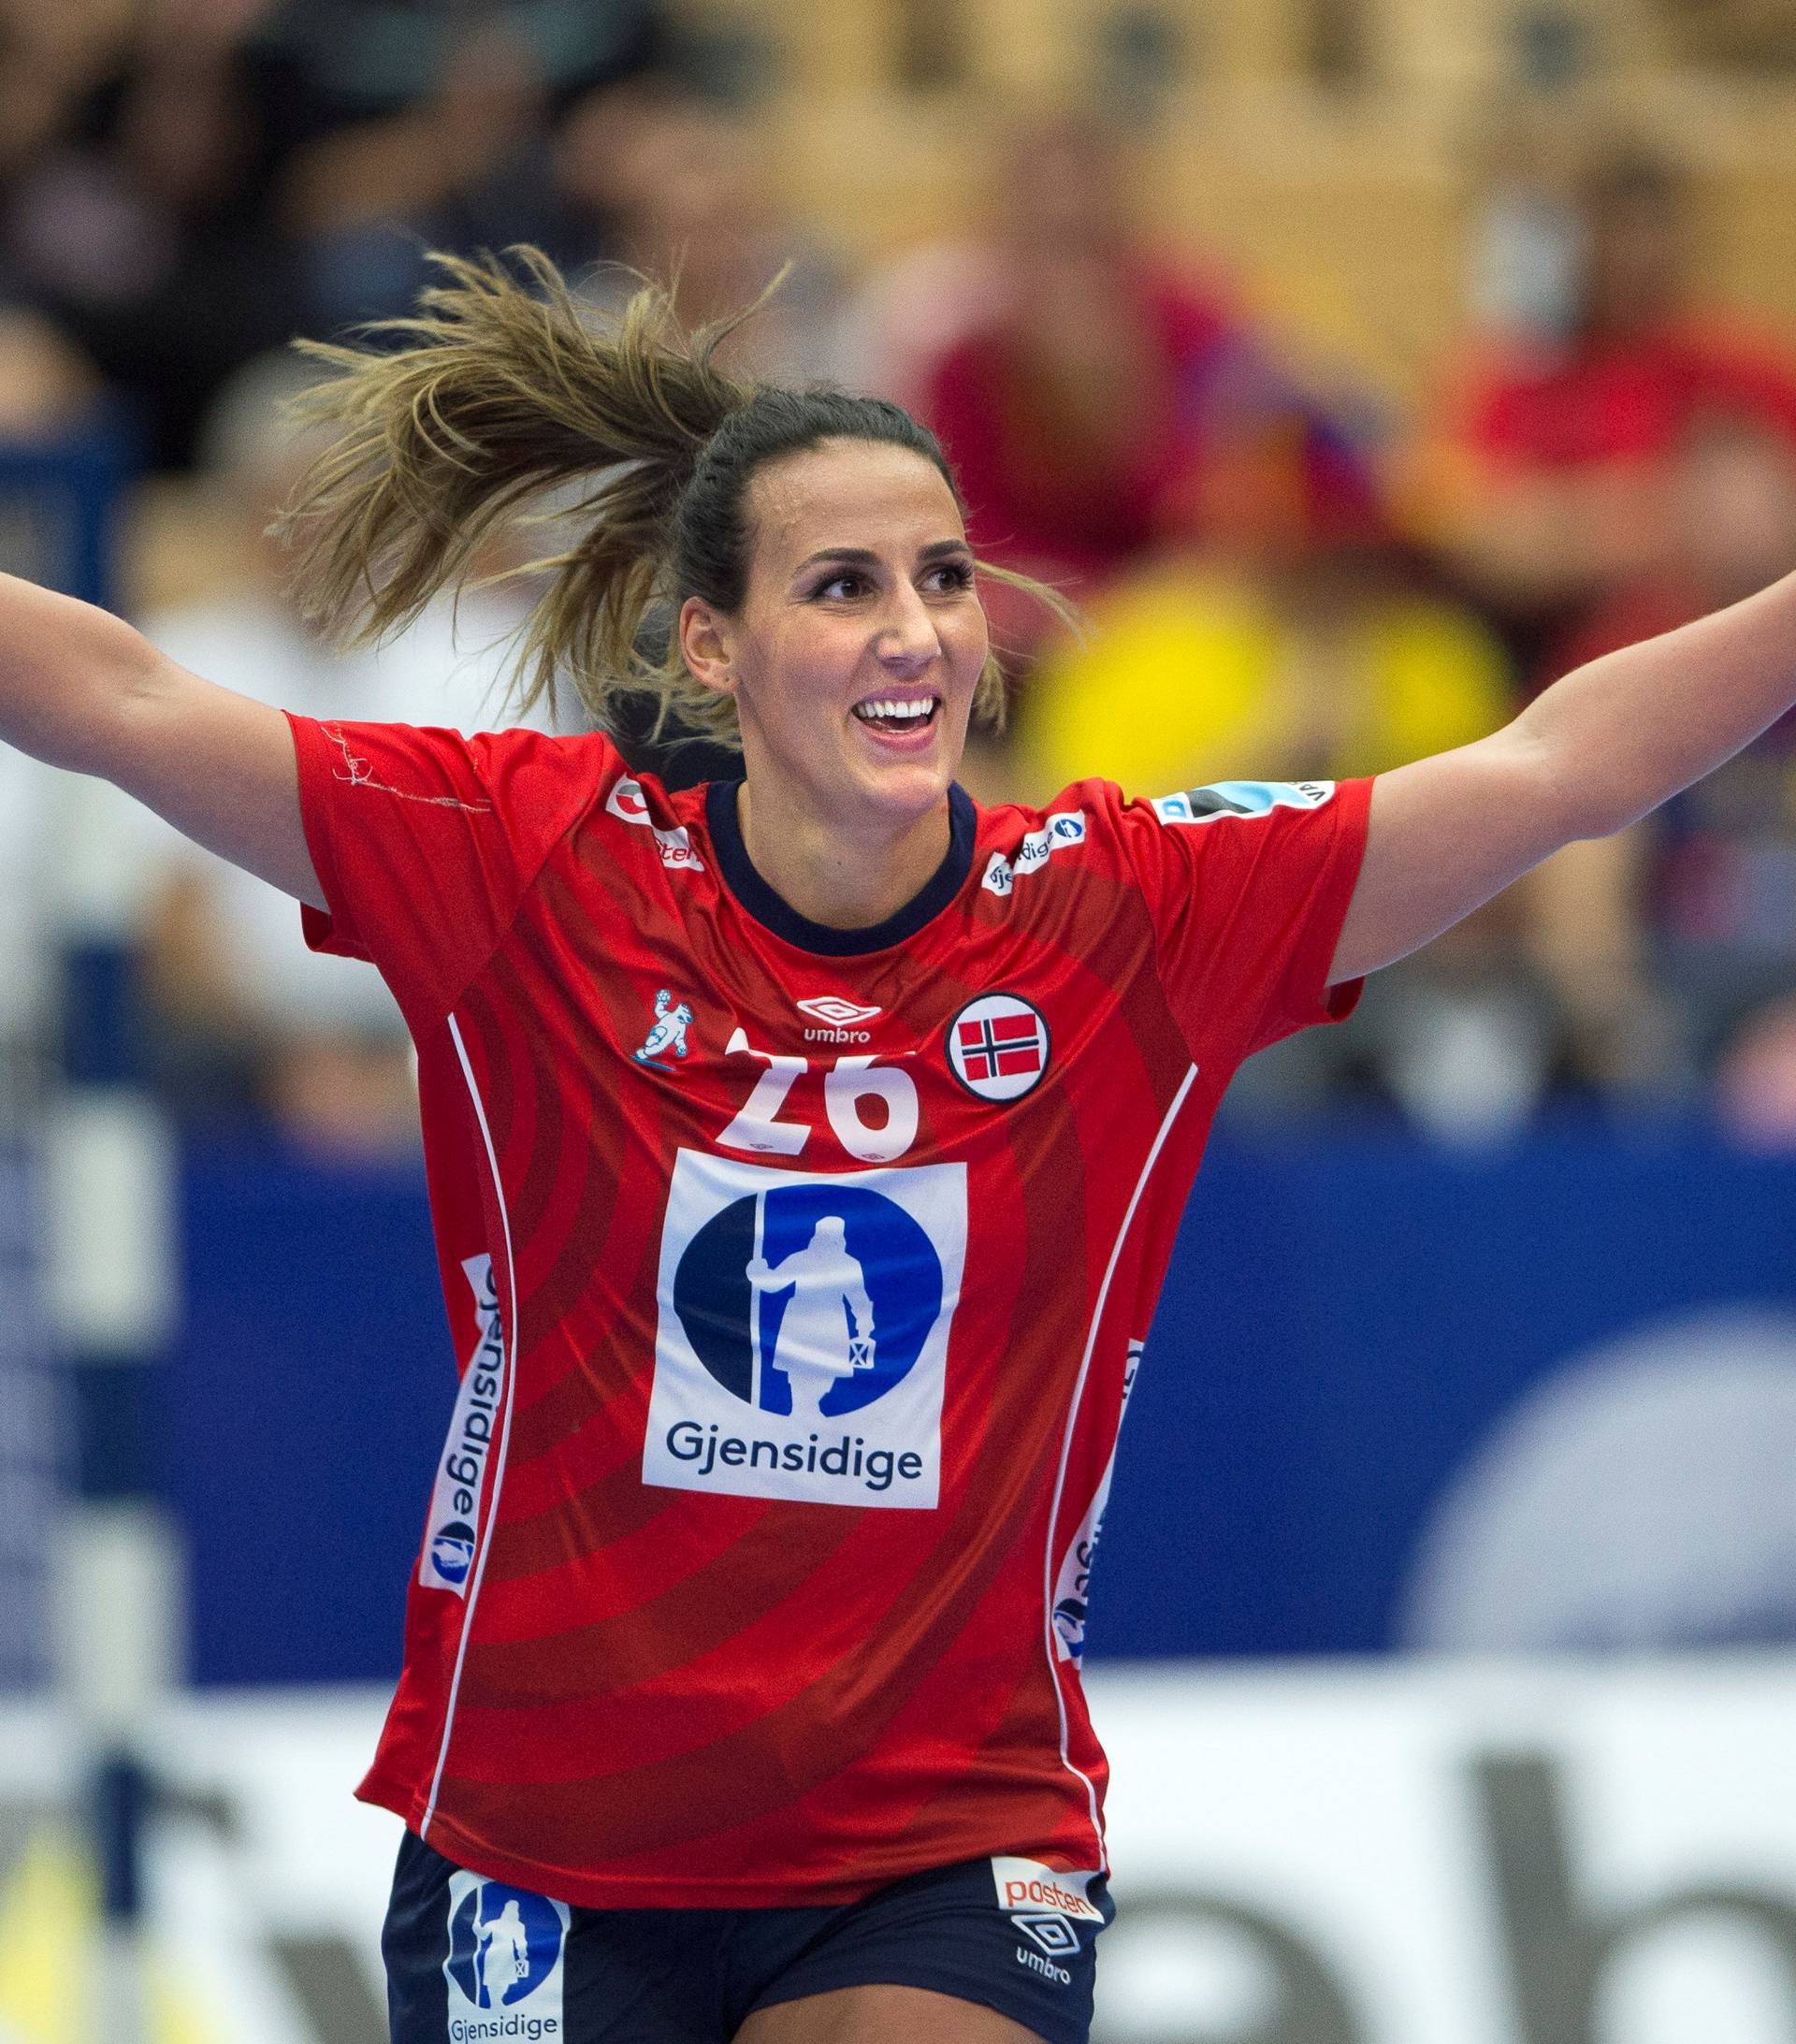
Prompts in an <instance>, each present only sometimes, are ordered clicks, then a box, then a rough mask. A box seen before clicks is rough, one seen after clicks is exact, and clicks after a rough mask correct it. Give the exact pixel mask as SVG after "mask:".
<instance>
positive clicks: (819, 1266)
mask: <svg viewBox="0 0 1796 2044" xmlns="http://www.w3.org/2000/svg"><path fill="white" fill-rule="evenodd" d="M747 1277H748V1282H749V1283H750V1284H752V1285H753V1286H754V1288H755V1290H756V1292H757V1293H764V1292H781V1291H784V1290H785V1289H786V1287H787V1286H788V1285H790V1286H791V1287H792V1296H791V1297H790V1299H789V1300H788V1302H787V1306H786V1312H785V1313H784V1315H783V1316H782V1318H781V1320H780V1323H779V1339H778V1341H777V1343H776V1345H775V1350H774V1368H775V1370H783V1371H784V1372H785V1376H786V1382H787V1383H788V1384H789V1385H790V1386H791V1390H792V1417H793V1418H794V1419H820V1418H821V1417H822V1412H823V1400H824V1399H825V1398H826V1397H827V1396H828V1395H829V1393H830V1392H831V1391H832V1390H833V1388H834V1386H835V1384H837V1383H838V1382H839V1381H840V1380H841V1379H842V1378H844V1377H852V1376H853V1375H854V1373H855V1371H856V1370H871V1369H872V1368H873V1301H872V1299H870V1298H869V1297H867V1284H866V1276H865V1273H864V1272H863V1271H862V1268H861V1263H860V1259H859V1258H858V1257H855V1256H852V1255H850V1254H849V1253H848V1242H847V1225H846V1224H845V1223H844V1222H843V1221H842V1220H841V1219H840V1218H839V1217H838V1216H837V1215H835V1214H833V1213H826V1214H825V1215H824V1216H823V1218H822V1219H821V1220H820V1221H818V1224H817V1225H816V1227H815V1228H813V1229H812V1231H811V1239H810V1240H809V1241H808V1242H807V1243H806V1244H805V1245H804V1248H803V1249H795V1250H793V1252H792V1254H790V1255H789V1256H787V1257H785V1258H783V1259H782V1260H781V1261H780V1262H779V1263H778V1264H776V1265H775V1266H773V1267H772V1268H769V1266H768V1263H767V1260H766V1258H765V1257H764V1256H756V1257H755V1258H754V1259H753V1260H752V1261H751V1262H750V1263H749V1265H748V1267H747Z"/></svg>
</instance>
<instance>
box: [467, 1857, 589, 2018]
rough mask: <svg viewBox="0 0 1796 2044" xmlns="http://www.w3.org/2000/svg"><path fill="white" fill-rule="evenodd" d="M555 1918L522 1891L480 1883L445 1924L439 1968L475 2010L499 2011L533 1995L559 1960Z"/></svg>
mask: <svg viewBox="0 0 1796 2044" xmlns="http://www.w3.org/2000/svg"><path fill="white" fill-rule="evenodd" d="M561 1938H562V1925H561V1915H560V1912H559V1910H558V1909H557V1908H556V1906H555V1905H554V1903H552V1902H546V1901H544V1900H543V1897H542V1896H541V1895H532V1894H529V1893H527V1892H525V1891H524V1890H523V1889H522V1888H506V1887H504V1886H502V1885H501V1884H500V1882H498V1881H482V1882H481V1884H480V1886H479V1887H478V1888H476V1889H474V1890H473V1891H472V1892H471V1893H470V1894H468V1895H465V1896H464V1897H463V1898H462V1903H461V1906H460V1907H459V1908H458V1909H457V1910H456V1913H455V1916H454V1917H453V1918H452V1919H451V1921H450V1924H449V1956H448V1958H447V1959H446V1960H445V1961H444V1962H443V1970H444V1972H446V1973H447V1974H448V1976H449V1978H450V1979H452V1980H453V1981H454V1982H455V1983H456V1986H457V1987H458V1988H459V1989H460V1990H461V1992H462V1993H463V1995H464V1996H465V1997H466V1998H467V1999H468V2000H469V2001H471V2002H472V2004H473V2005H474V2007H475V2008H509V2007H510V2006H511V2004H512V2003H513V2002H520V2001H522V2000H523V1999H524V1998H525V1996H526V1995H528V1994H533V1993H535V1992H536V1990H537V1989H538V1988H539V1987H541V1986H542V1985H543V1981H544V1980H546V1979H548V1977H549V1975H550V1974H551V1973H553V1972H554V1971H555V1968H556V1963H557V1961H558V1959H559V1958H560V1956H561Z"/></svg>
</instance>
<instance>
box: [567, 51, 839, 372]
mask: <svg viewBox="0 0 1796 2044" xmlns="http://www.w3.org/2000/svg"><path fill="white" fill-rule="evenodd" d="M560 155H561V163H562V171H561V175H562V180H563V182H564V184H565V185H566V186H567V187H568V188H569V189H570V190H573V191H578V192H580V193H582V194H584V195H586V196H587V204H588V206H589V209H590V210H593V211H594V212H597V211H599V210H604V211H605V212H607V213H608V214H609V216H610V217H611V218H612V220H613V221H614V223H615V232H616V254H617V255H618V257H619V259H620V261H621V262H622V263H623V264H624V265H625V266H627V267H626V268H624V269H622V270H616V269H614V270H610V271H601V272H600V273H599V274H597V275H596V276H594V277H593V278H591V279H590V280H589V289H590V292H591V294H592V296H593V297H594V299H595V301H596V302H598V303H601V304H603V305H606V306H614V305H616V304H617V303H619V302H621V300H622V298H623V297H625V296H627V295H628V293H629V292H630V291H631V290H632V289H633V288H634V287H635V275H634V274H632V273H640V274H642V275H645V276H650V277H654V278H657V279H658V280H663V281H667V282H671V283H673V284H674V296H675V302H676V303H677V305H678V307H679V312H680V316H681V318H682V319H683V320H684V321H685V323H686V324H687V326H700V325H702V324H703V323H704V322H706V321H708V320H714V319H718V318H721V317H723V316H724V315H726V314H728V313H731V312H740V311H741V310H742V309H743V308H744V307H745V306H747V305H750V304H753V303H754V301H755V300H756V299H758V298H759V297H760V296H761V294H762V293H763V292H765V291H766V290H767V288H768V286H769V285H770V284H772V283H774V281H775V278H777V277H779V276H780V274H781V272H782V271H784V272H785V273H786V274H785V278H784V282H783V283H780V286H779V288H778V290H777V291H776V292H775V294H774V296H773V297H771V298H770V299H769V300H768V302H767V304H766V305H765V306H763V307H762V308H761V310H760V312H757V313H756V314H755V316H754V318H753V319H752V320H750V321H748V322H747V323H746V325H744V326H742V327H741V328H740V329H739V330H738V331H737V332H736V333H735V334H733V335H731V338H730V340H729V341H727V342H726V343H725V346H724V351H723V355H722V357H721V359H723V360H724V361H725V362H726V363H727V364H728V366H729V367H730V368H731V369H732V370H736V371H737V372H738V373H741V374H746V375H750V376H760V377H764V378H766V379H767V380H769V381H770V382H775V383H788V384H799V385H803V384H814V383H840V382H843V381H844V380H845V376H846V374H847V371H848V369H849V366H850V365H849V358H848V356H847V353H846V347H845V341H844V331H845V322H846V307H847V296H846V285H845V280H844V277H843V273H842V269H841V267H840V265H839V264H838V263H837V262H836V261H835V259H834V257H833V255H832V254H831V253H830V251H828V250H827V249H825V248H824V247H822V246H820V245H819V244H818V241H817V239H816V238H815V236H814V235H813V234H812V233H811V232H810V230H809V229H808V228H807V227H806V226H805V225H804V223H803V222H802V221H799V220H796V219H794V218H792V217H791V215H790V213H789V210H787V209H786V207H785V206H784V205H783V204H782V202H781V199H780V197H779V196H778V194H777V193H776V192H775V189H774V186H773V181H772V179H771V177H770V175H769V165H768V161H767V158H766V154H765V151H764V146H763V143H762V139H761V138H760V136H759V135H757V134H756V133H755V131H754V130H753V129H752V128H750V127H749V126H748V125H747V123H746V122H744V121H743V120H742V119H741V118H740V117H737V116H733V115H731V113H729V112H728V110H727V109H723V108H720V107H719V106H717V104H716V102H715V101H713V100H710V99H708V98H704V97H702V96H700V95H698V94H691V93H688V92H684V91H678V90H673V89H661V90H655V89H647V90H644V91H640V92H636V93H633V94H621V93H620V94H613V95H611V96H610V97H609V98H608V99H606V100H604V101H602V102H598V103H594V104H592V105H590V106H588V107H587V108H584V109H576V111H575V113H574V114H573V116H572V118H571V119H570V121H569V123H568V124H567V127H566V129H565V130H564V132H563V135H562V138H561V143H560Z"/></svg>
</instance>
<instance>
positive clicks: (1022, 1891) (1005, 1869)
mask: <svg viewBox="0 0 1796 2044" xmlns="http://www.w3.org/2000/svg"><path fill="white" fill-rule="evenodd" d="M1096 1878H1097V1877H1096V1875H1095V1874H1090V1873H1086V1874H1063V1873H1061V1872H1060V1871H1059V1870H1058V1869H1056V1868H1054V1867H1051V1866H1043V1865H1042V1863H1040V1861H1038V1860H1016V1859H998V1858H994V1859H993V1860H992V1881H993V1883H994V1884H995V1886H996V1888H997V1892H998V1907H999V1908H1000V1909H1003V1910H1004V1911H1005V1912H1006V1913H1007V1915H1010V1916H1014V1917H1017V1918H1019V1919H1021V1917H1023V1916H1038V1915H1043V1914H1047V1915H1052V1916H1061V1917H1077V1918H1078V1919H1079V1921H1080V1922H1081V1923H1102V1922H1103V1921H1104V1912H1103V1910H1102V1909H1100V1908H1099V1907H1098V1906H1097V1905H1096V1903H1094V1901H1093V1900H1092V1898H1091V1884H1092V1882H1093V1881H1094V1880H1095V1879H1096Z"/></svg>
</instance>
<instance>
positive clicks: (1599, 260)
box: [1419, 149, 1796, 633]
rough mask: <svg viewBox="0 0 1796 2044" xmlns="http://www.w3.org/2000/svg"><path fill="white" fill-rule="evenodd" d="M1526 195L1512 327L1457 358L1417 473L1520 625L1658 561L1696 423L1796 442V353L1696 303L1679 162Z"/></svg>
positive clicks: (1633, 159) (1434, 513) (1603, 173)
mask: <svg viewBox="0 0 1796 2044" xmlns="http://www.w3.org/2000/svg"><path fill="white" fill-rule="evenodd" d="M1499 199H1500V200H1501V201H1502V204H1503V206H1504V207H1505V208H1507V210H1508V211H1509V212H1510V213H1511V214H1512V215H1513V214H1514V194H1513V193H1509V192H1505V193H1499ZM1531 203H1532V204H1533V206H1534V209H1535V212H1534V225H1533V230H1532V232H1533V239H1532V242H1531V244H1530V245H1531V246H1532V248H1533V258H1532V259H1531V261H1521V260H1519V259H1516V258H1515V257H1514V251H1513V249H1512V251H1511V268H1512V271H1513V272H1514V275H1513V276H1512V288H1511V290H1510V291H1509V292H1508V294H1507V296H1508V297H1509V299H1510V305H1509V312H1510V314H1511V316H1510V317H1509V321H1508V324H1507V326H1504V327H1501V328H1496V329H1493V330H1489V331H1486V332H1485V333H1484V334H1482V335H1480V336H1479V337H1478V338H1477V339H1476V341H1474V342H1472V343H1471V344H1470V345H1469V346H1468V348H1467V349H1466V350H1465V352H1464V354H1463V356H1462V358H1461V360H1460V361H1459V362H1458V364H1457V365H1456V369H1455V370H1454V372H1453V373H1452V375H1451V377H1450V379H1449V380H1450V383H1451V384H1452V386H1453V396H1452V399H1451V400H1450V402H1449V404H1448V406H1447V407H1446V411H1445V415H1444V417H1443V419H1442V421H1441V425H1440V428H1439V430H1438V435H1437V438H1436V440H1435V442H1434V444H1433V445H1432V447H1431V448H1430V449H1429V451H1428V453H1427V457H1426V459H1425V461H1424V463H1423V467H1422V471H1421V479H1420V484H1419V488H1420V510H1421V515H1422V516H1423V518H1424V519H1425V521H1427V523H1428V524H1429V525H1430V527H1431V529H1433V531H1434V532H1435V533H1436V535H1437V536H1438V537H1439V538H1440V540H1441V543H1442V544H1443V545H1444V546H1445V548H1446V550H1447V551H1448V553H1449V554H1450V555H1451V556H1452V557H1453V558H1455V559H1456V561H1457V562H1458V563H1459V565H1460V566H1461V568H1462V569H1463V570H1464V572H1465V573H1467V574H1468V575H1469V577H1470V580H1471V582H1472V584H1473V585H1474V587H1477V588H1478V589H1479V590H1480V592H1481V593H1482V594H1483V595H1485V597H1486V598H1487V599H1488V600H1489V601H1490V602H1493V603H1494V604H1495V605H1497V606H1498V607H1499V610H1500V611H1501V612H1503V613H1504V614H1505V615H1506V616H1508V618H1509V619H1510V620H1511V621H1512V622H1513V623H1514V625H1515V626H1516V627H1517V628H1518V630H1520V631H1522V632H1524V633H1526V632H1527V631H1528V630H1530V629H1532V628H1538V626H1539V625H1540V623H1541V621H1542V620H1543V619H1546V620H1549V621H1550V620H1552V619H1554V618H1557V619H1558V620H1560V621H1561V622H1563V620H1564V618H1565V616H1566V615H1567V613H1568V611H1569V610H1572V609H1575V608H1577V607H1579V606H1582V605H1584V604H1586V603H1587V602H1591V601H1592V600H1594V599H1595V598H1597V597H1600V596H1601V595H1602V594H1604V593H1605V592H1606V591H1608V590H1609V589H1611V588H1613V587H1615V585H1616V584H1617V583H1620V582H1625V581H1628V580H1630V579H1631V578H1633V577H1635V576H1637V575H1639V574H1641V573H1643V572H1646V571H1649V570H1651V569H1654V568H1656V567H1657V566H1658V563H1659V562H1660V561H1661V560H1662V559H1663V558H1664V554H1665V551H1666V544H1667V529H1668V521H1669V520H1670V518H1671V516H1672V515H1673V514H1672V505H1671V497H1672V489H1673V484H1672V470H1673V463H1674V460H1675V457H1676V454H1677V451H1678V448H1679V447H1680V445H1681V444H1682V442H1683V440H1684V437H1685V435H1686V434H1687V431H1688V429H1689V428H1690V427H1691V424H1692V422H1693V421H1695V420H1697V419H1698V418H1700V417H1702V415H1704V414H1707V413H1715V412H1717V411H1725V412H1728V413H1732V414H1736V415H1740V416H1744V417H1749V418H1751V419H1753V420H1755V421H1757V422H1759V423H1760V425H1761V426H1762V427H1763V428H1765V429H1766V430H1767V431H1768V432H1771V433H1774V434H1775V435H1777V436H1779V437H1781V438H1783V439H1786V440H1788V441H1790V442H1792V443H1796V357H1792V356H1791V355H1789V352H1788V351H1785V350H1781V349H1779V348H1777V347H1775V346H1774V345H1773V344H1772V343H1770V342H1769V341H1764V340H1761V339H1759V338H1757V337H1754V336H1752V335H1750V334H1748V333H1746V332H1745V331H1744V330H1743V329H1741V328H1740V327H1738V326H1736V324H1735V323H1733V322H1731V321H1730V320H1728V319H1726V318H1724V317H1723V316H1722V315H1721V314H1719V313H1718V312H1716V311H1715V310H1714V309H1712V308H1709V307H1706V306H1704V305H1703V304H1702V302H1701V300H1700V294H1699V290H1698V287H1697V283H1696V257H1697V255H1698V254H1699V251H1698V248H1697V244H1696V240H1695V235H1694V229H1693V225H1692V222H1691V218H1690V208H1689V198H1688V194H1687V189H1686V186H1685V182H1684V180H1683V177H1682V175H1681V173H1680V172H1679V171H1678V170H1677V169H1676V168H1674V167H1673V166H1672V165H1670V164H1669V163H1667V162H1665V161H1663V160H1662V159H1660V158H1658V157H1656V156H1653V155H1650V154H1647V153H1645V152H1640V151H1637V150H1631V149H1630V150H1619V151H1617V150H1611V151H1610V152H1607V153H1605V154H1603V155H1602V156H1600V158H1599V159H1598V160H1597V161H1596V162H1595V163H1594V165H1593V166H1592V167H1591V168H1590V169H1589V170H1588V171H1587V172H1586V175H1585V176H1584V178H1583V180H1582V181H1581V182H1580V184H1579V185H1578V187H1577V189H1576V190H1575V191H1574V192H1573V193H1572V194H1571V204H1570V206H1569V209H1567V210H1563V211H1561V212H1557V213H1556V212H1555V210H1554V209H1553V206H1552V203H1551V200H1550V197H1549V196H1547V195H1544V194H1535V195H1533V198H1532V202H1531ZM1512 225H1514V220H1512ZM1511 239H1514V238H1513V237H1512V238H1511ZM1486 245H1487V246H1489V245H1492V244H1491V243H1490V239H1489V237H1488V236H1487V237H1486ZM1495 245H1497V246H1501V245H1504V244H1503V238H1502V237H1501V236H1499V237H1497V240H1496V244H1495ZM1524 273H1526V277H1527V279H1528V282H1527V283H1526V287H1524V285H1523V284H1521V283H1516V282H1515V279H1516V278H1517V277H1521V276H1523V275H1524ZM1504 296H1505V294H1504V293H1503V292H1501V291H1499V293H1498V298H1499V302H1500V301H1501V300H1502V298H1503V297H1504Z"/></svg>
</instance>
